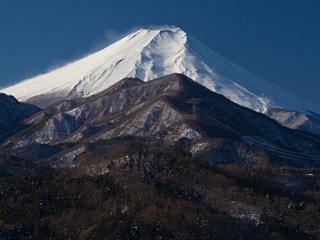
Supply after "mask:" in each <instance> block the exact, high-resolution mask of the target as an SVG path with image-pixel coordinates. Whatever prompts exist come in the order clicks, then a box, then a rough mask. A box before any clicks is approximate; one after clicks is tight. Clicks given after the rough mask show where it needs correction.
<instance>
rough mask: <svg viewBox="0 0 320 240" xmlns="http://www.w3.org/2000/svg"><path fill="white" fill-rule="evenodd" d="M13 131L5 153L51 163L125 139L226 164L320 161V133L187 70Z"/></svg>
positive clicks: (127, 84)
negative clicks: (284, 121)
mask: <svg viewBox="0 0 320 240" xmlns="http://www.w3.org/2000/svg"><path fill="white" fill-rule="evenodd" d="M13 132H15V133H18V134H15V135H13V136H11V137H10V138H7V139H3V143H2V151H4V152H6V153H8V154H13V155H15V156H18V157H21V158H25V159H29V160H31V161H39V162H41V163H42V164H44V165H50V166H52V167H66V166H69V167H70V166H73V167H74V166H78V165H79V164H80V163H81V161H82V160H81V159H82V158H84V156H86V154H88V153H90V154H94V153H102V152H106V151H109V150H110V149H113V148H116V147H118V146H119V147H121V146H123V145H124V144H129V145H130V146H131V147H136V148H152V147H155V146H161V145H175V146H177V147H179V148H181V149H183V150H185V151H187V152H190V153H191V154H193V156H198V157H199V158H201V159H202V160H205V161H211V162H222V163H228V162H240V163H241V162H250V163H252V164H256V165H264V164H267V163H269V162H276V161H280V163H281V164H289V165H291V166H304V165H308V164H311V165H314V166H317V165H318V164H319V160H320V157H319V156H320V138H319V136H317V135H312V134H308V133H306V132H302V131H293V130H290V129H288V128H285V127H282V126H281V125H280V124H278V123H277V122H276V121H274V120H272V119H270V118H268V117H266V116H265V115H263V114H259V113H256V112H254V111H252V110H250V109H247V108H245V107H241V106H239V105H237V104H235V103H233V102H231V101H230V100H228V99H227V98H225V97H223V96H221V95H219V94H216V93H214V92H212V91H210V90H208V89H207V88H205V87H203V86H202V85H200V84H198V83H197V82H195V81H193V80H191V79H190V78H188V77H186V76H184V75H181V74H172V75H168V76H166V77H162V78H158V79H155V80H152V81H149V82H146V83H145V82H143V81H141V80H139V79H136V78H128V79H124V80H122V81H120V82H118V83H116V84H115V85H113V86H111V87H110V88H108V89H107V90H105V91H103V92H101V93H99V94H96V95H93V96H91V97H88V98H80V99H78V100H68V101H63V102H61V103H59V104H56V105H54V106H52V107H50V108H47V109H45V110H43V111H41V112H39V113H38V114H35V115H34V116H32V117H31V118H29V119H27V120H25V121H24V122H23V123H22V124H21V126H18V127H17V128H16V129H15V130H13Z"/></svg>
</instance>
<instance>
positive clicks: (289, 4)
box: [0, 0, 320, 105]
mask: <svg viewBox="0 0 320 240" xmlns="http://www.w3.org/2000/svg"><path fill="white" fill-rule="evenodd" d="M165 24H168V25H176V26H179V27H181V28H182V29H183V30H185V31H186V32H187V33H189V34H191V35H193V36H194V37H196V38H198V39H199V40H200V41H202V42H203V43H205V44H206V45H207V46H209V47H210V48H211V49H212V50H214V51H216V52H217V53H220V54H221V55H223V56H225V57H227V58H229V59H230V60H232V61H233V62H235V63H237V64H238V65H240V66H242V67H244V68H246V69H247V70H249V71H250V72H252V73H254V74H256V75H258V76H260V77H262V78H263V79H265V80H267V81H270V82H273V83H274V84H276V85H278V86H280V87H282V88H284V89H287V90H288V91H290V92H292V93H294V94H296V95H298V96H301V97H303V98H305V99H307V100H309V101H310V102H313V103H315V104H317V105H320V96H319V90H320V1H318V0H304V1H302V0H301V1H300V0H288V1H285V0H268V1H267V0H264V1H263V0H261V1H260V0H252V1H251V0H241V1H240V0H239V1H238V0H230V1H228V0H222V1H214V0H202V1H201V0H198V1H194V0H193V1H191V0H184V1H183V0H180V1H177V0H170V1H169V0H162V1H155V0H148V1H141V0H134V1H133V0H126V1H125V0H117V1H106V0H104V1H99V0H95V1H89V0H88V1H83V0H75V1H71V0H55V1H35V0H29V1H24V0H21V1H14V0H1V1H0V87H5V86H8V85H10V84H13V83H16V82H18V81H21V80H23V79H25V78H29V77H32V76H34V75H37V74H40V73H44V72H46V71H48V70H49V69H52V68H55V67H57V66H60V65H62V64H63V63H66V62H68V61H70V60H75V59H77V58H80V57H82V56H84V55H86V54H88V53H90V52H93V51H95V50H97V49H101V48H102V47H103V46H106V45H107V44H108V43H110V41H112V40H114V39H116V38H117V37H119V36H121V34H124V33H128V31H130V30H132V29H133V28H136V27H137V26H148V25H165Z"/></svg>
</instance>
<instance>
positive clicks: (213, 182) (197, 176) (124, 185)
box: [0, 147, 320, 239]
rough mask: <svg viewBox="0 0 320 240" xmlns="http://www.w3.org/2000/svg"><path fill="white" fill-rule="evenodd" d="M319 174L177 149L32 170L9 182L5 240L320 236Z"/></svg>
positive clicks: (4, 192)
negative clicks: (208, 158) (220, 160)
mask: <svg viewBox="0 0 320 240" xmlns="http://www.w3.org/2000/svg"><path fill="white" fill-rule="evenodd" d="M122 149H123V148H122ZM318 173H319V172H318V170H317V169H310V168H300V169H296V168H286V167H283V166H282V167H281V166H278V165H277V164H273V165H272V166H271V165H269V166H267V165H266V166H253V165H249V164H246V163H243V164H227V165H222V164H213V163H208V162H203V161H199V160H197V159H196V158H193V157H192V156H191V155H189V154H187V153H185V152H182V151H180V150H178V149H176V148H174V147H166V148H161V149H155V150H129V149H126V150H121V151H120V150H119V149H115V150H114V151H111V152H108V153H106V154H103V155H97V156H92V157H89V156H88V157H87V160H86V161H82V163H81V164H80V166H79V167H77V168H64V169H58V170H55V169H50V168H43V167H37V166H33V167H32V168H31V167H25V168H23V170H22V171H21V172H20V173H19V174H18V175H15V176H3V177H2V178H1V179H0V231H1V233H0V238H1V239H320V211H319V209H320V202H319V197H320V191H319V189H320V181H319V179H318V177H317V176H318Z"/></svg>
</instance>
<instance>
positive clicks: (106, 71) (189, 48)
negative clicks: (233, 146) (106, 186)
mask: <svg viewBox="0 0 320 240" xmlns="http://www.w3.org/2000/svg"><path fill="white" fill-rule="evenodd" d="M170 73H183V74H185V75H187V76H188V77H190V78H192V79H194V80H195V81H197V82H199V83H201V84H202V85H204V86H206V87H207V88H209V89H211V90H213V91H215V92H217V93H220V94H222V95H224V96H226V97H227V98H229V99H230V100H232V101H234V102H236V103H238V104H240V105H242V106H246V107H248V108H251V109H253V110H256V111H258V112H265V111H266V110H268V109H270V108H285V109H290V110H295V111H299V112H302V113H309V111H312V112H315V113H320V107H319V106H316V105H313V104H311V103H308V102H306V101H304V100H302V99H300V98H298V97H296V96H294V95H292V94H290V93H288V92H286V91H284V90H282V89H280V88H279V87H277V86H275V85H273V84H271V83H269V82H266V81H264V80H263V79H261V78H259V77H257V76H255V75H253V74H251V73H250V72H248V71H246V70H245V69H243V68H241V67H239V66H238V65H236V64H234V63H232V62H231V61H229V60H228V59H226V58H224V57H222V56H220V55H219V54H217V53H215V52H214V51H212V50H211V49H209V48H208V47H207V46H205V45H204V44H203V43H201V42H200V41H198V40H197V39H196V38H194V37H192V36H190V35H188V34H186V33H185V32H184V31H183V30H181V29H180V28H177V27H176V28H174V27H173V28H159V29H156V30H155V29H153V30H151V29H140V30H139V31H137V32H134V33H132V34H130V35H128V36H126V37H124V38H123V39H121V40H119V41H117V42H116V43H114V44H112V45H110V46H108V47H106V48H105V49H103V50H101V51H98V52H96V53H94V54H92V55H89V56H87V57H85V58H83V59H80V60H77V61H75V62H72V63H69V64H67V65H65V66H64V67H61V68H59V69H56V70H54V71H52V72H49V73H46V74H43V75H39V76H36V77H34V78H31V79H27V80H25V81H23V82H21V83H18V84H16V85H14V86H11V87H8V88H5V89H2V90H1V91H3V92H5V93H7V94H12V95H14V96H15V97H16V98H17V99H18V100H20V101H26V102H30V103H34V104H36V105H38V106H40V107H46V106H48V105H50V104H52V103H56V102H58V101H60V100H62V99H70V98H77V97H83V96H90V95H92V94H95V93H98V92H101V91H102V90H104V89H106V88H108V87H109V86H111V85H113V84H114V83H116V82H118V81H120V80H121V79H123V78H125V77H137V78H140V79H142V80H144V81H148V80H150V79H154V78H157V77H161V76H164V75H167V74H170Z"/></svg>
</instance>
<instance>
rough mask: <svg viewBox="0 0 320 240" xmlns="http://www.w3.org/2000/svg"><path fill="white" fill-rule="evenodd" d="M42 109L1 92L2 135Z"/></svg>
mask: <svg viewBox="0 0 320 240" xmlns="http://www.w3.org/2000/svg"><path fill="white" fill-rule="evenodd" d="M40 110H41V109H40V108H38V107H36V106H34V105H31V104H25V103H20V102H18V101H17V100H16V99H15V98H14V97H13V96H8V95H6V94H3V93H0V113H1V114H0V135H1V134H3V133H5V132H7V131H8V130H10V129H11V128H12V127H13V126H14V125H15V124H17V123H19V122H21V121H23V120H25V119H27V118H28V117H30V116H32V115H34V114H36V113H37V112H40Z"/></svg>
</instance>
